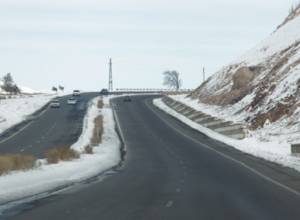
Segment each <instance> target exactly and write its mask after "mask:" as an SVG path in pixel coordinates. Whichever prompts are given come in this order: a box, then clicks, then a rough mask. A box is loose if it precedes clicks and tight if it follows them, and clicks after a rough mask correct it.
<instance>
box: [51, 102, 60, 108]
mask: <svg viewBox="0 0 300 220" xmlns="http://www.w3.org/2000/svg"><path fill="white" fill-rule="evenodd" d="M50 107H51V108H59V107H60V103H59V101H58V100H53V101H52V102H51V103H50Z"/></svg>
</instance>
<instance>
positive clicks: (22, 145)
mask: <svg viewBox="0 0 300 220" xmlns="http://www.w3.org/2000/svg"><path fill="white" fill-rule="evenodd" d="M97 95H98V94H97V93H84V94H82V95H81V96H80V97H79V98H78V99H79V102H78V104H77V105H74V106H73V105H68V104H67V100H68V98H70V96H63V97H60V98H59V100H60V103H61V107H60V108H57V109H56V108H50V107H48V108H47V109H46V110H45V111H44V112H42V113H41V114H40V116H38V117H37V118H36V119H34V120H33V121H31V122H30V123H28V124H26V125H24V126H23V127H22V128H20V129H19V131H17V132H14V131H12V132H10V133H11V134H10V135H9V136H8V137H4V138H3V137H2V138H1V139H0V154H8V153H13V154H29V155H34V156H36V157H38V158H43V157H44V153H45V152H46V151H47V150H48V149H50V148H55V147H56V148H57V147H68V146H70V145H71V144H73V143H74V142H76V140H77V139H78V137H79V135H80V134H81V130H82V123H83V117H84V115H85V113H86V110H87V104H88V102H89V101H90V100H91V99H92V98H93V97H96V96H97Z"/></svg>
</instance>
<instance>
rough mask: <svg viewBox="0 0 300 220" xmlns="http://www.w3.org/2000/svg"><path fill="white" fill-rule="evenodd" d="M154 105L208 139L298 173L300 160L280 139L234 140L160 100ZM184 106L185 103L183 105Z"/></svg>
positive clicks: (253, 137)
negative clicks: (292, 169)
mask: <svg viewBox="0 0 300 220" xmlns="http://www.w3.org/2000/svg"><path fill="white" fill-rule="evenodd" d="M153 103H154V105H155V106H157V107H158V108H160V109H161V110H163V111H165V112H166V113H168V114H169V115H172V116H173V117H175V118H177V119H179V120H180V121H182V122H183V123H185V124H187V125H188V126H190V127H191V128H193V129H195V130H198V131H200V132H201V133H204V134H206V135H207V136H209V137H210V138H213V139H215V140H218V141H220V142H223V143H225V144H227V145H230V146H232V147H234V148H236V149H238V150H240V151H243V152H245V153H248V154H251V155H253V156H256V157H260V158H263V159H265V160H268V161H271V162H275V163H277V164H281V165H283V166H286V167H290V168H294V169H296V170H297V171H300V158H297V157H293V156H292V155H291V154H290V144H288V143H287V142H286V141H281V140H280V139H277V140H276V139H275V140H272V141H265V142H263V141H261V140H259V139H257V137H256V136H255V135H253V134H251V133H250V134H249V135H248V137H247V138H246V139H244V140H234V139H231V138H228V137H226V136H223V135H221V134H219V133H216V132H214V131H212V130H210V129H208V128H205V127H203V126H201V125H199V124H197V123H196V122H193V121H192V120H190V119H188V118H187V117H185V116H183V115H181V114H179V113H177V112H176V111H174V110H173V109H171V108H170V107H168V106H167V105H166V104H165V103H163V101H162V100H161V99H155V100H154V101H153ZM185 104H186V103H185Z"/></svg>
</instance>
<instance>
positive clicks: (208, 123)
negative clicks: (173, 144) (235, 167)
mask: <svg viewBox="0 0 300 220" xmlns="http://www.w3.org/2000/svg"><path fill="white" fill-rule="evenodd" d="M162 101H163V102H164V103H165V104H166V105H168V106H169V107H170V108H172V109H174V110H175V111H176V112H178V113H180V114H182V115H184V116H186V117H187V118H189V119H190V120H192V121H194V122H196V123H198V124H200V125H201V126H203V127H206V128H208V129H211V130H213V131H215V132H217V133H220V134H222V135H225V136H228V137H231V138H234V139H244V138H245V137H246V130H245V127H244V126H243V125H241V124H234V123H233V122H230V121H224V120H221V119H219V118H215V117H213V116H211V115H208V114H204V113H203V112H200V111H197V110H195V109H193V108H191V107H189V106H187V105H185V104H183V103H181V102H178V101H175V100H173V99H172V98H170V97H168V96H165V97H164V98H163V99H162ZM299 152H300V146H299Z"/></svg>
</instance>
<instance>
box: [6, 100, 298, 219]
mask: <svg viewBox="0 0 300 220" xmlns="http://www.w3.org/2000/svg"><path fill="white" fill-rule="evenodd" d="M151 100H152V98H151V97H149V96H148V97H147V96H137V97H134V98H133V100H132V102H129V103H127V102H126V103H125V102H123V100H122V98H121V99H116V100H114V108H115V109H116V113H117V115H118V118H119V122H120V127H121V131H122V134H123V137H124V143H125V147H126V150H127V154H126V157H125V161H124V163H123V165H122V167H120V168H119V169H118V170H116V172H115V173H114V174H112V175H108V176H106V177H104V179H103V180H102V181H95V182H91V183H89V184H86V185H85V186H84V187H82V188H81V187H79V188H78V189H76V190H72V191H67V192H63V193H60V194H58V195H55V196H51V197H48V198H46V199H42V200H38V201H35V202H32V203H30V204H27V205H26V206H25V205H24V206H23V210H19V211H20V212H17V211H18V210H14V212H12V213H13V214H12V213H10V214H12V215H11V216H6V217H5V219H14V220H17V219H18V220H19V219H20V220H24V219H28V220H41V219H43V220H47V219H49V220H50V219H51V220H53V219H56V220H91V219H93V220H98V219H103V220H179V219H180V220H182V219H187V220H201V219H203V220H211V219H216V220H220V219H228V220H239V219H243V220H244V219H245V220H247V219H249V220H253V219H255V220H259V219H262V220H277V219H278V220H285V219H300V208H299V207H300V196H299V193H298V192H297V190H299V186H300V181H299V180H300V178H299V174H298V173H296V172H294V171H293V170H290V169H287V168H283V167H280V166H278V165H275V164H272V163H268V162H266V161H263V160H260V159H257V158H254V157H252V156H249V155H245V154H243V153H241V152H239V151H237V150H234V149H232V148H230V147H228V146H225V145H223V144H221V143H218V142H216V141H214V140H211V139H209V138H208V137H206V136H205V135H202V134H199V133H198V132H196V131H194V130H192V129H190V128H188V127H187V126H185V125H183V124H182V123H180V122H179V121H177V120H175V119H173V118H172V117H170V116H168V115H166V114H165V113H163V112H161V111H160V110H158V109H156V108H155V107H154V106H153V105H152V104H151Z"/></svg>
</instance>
